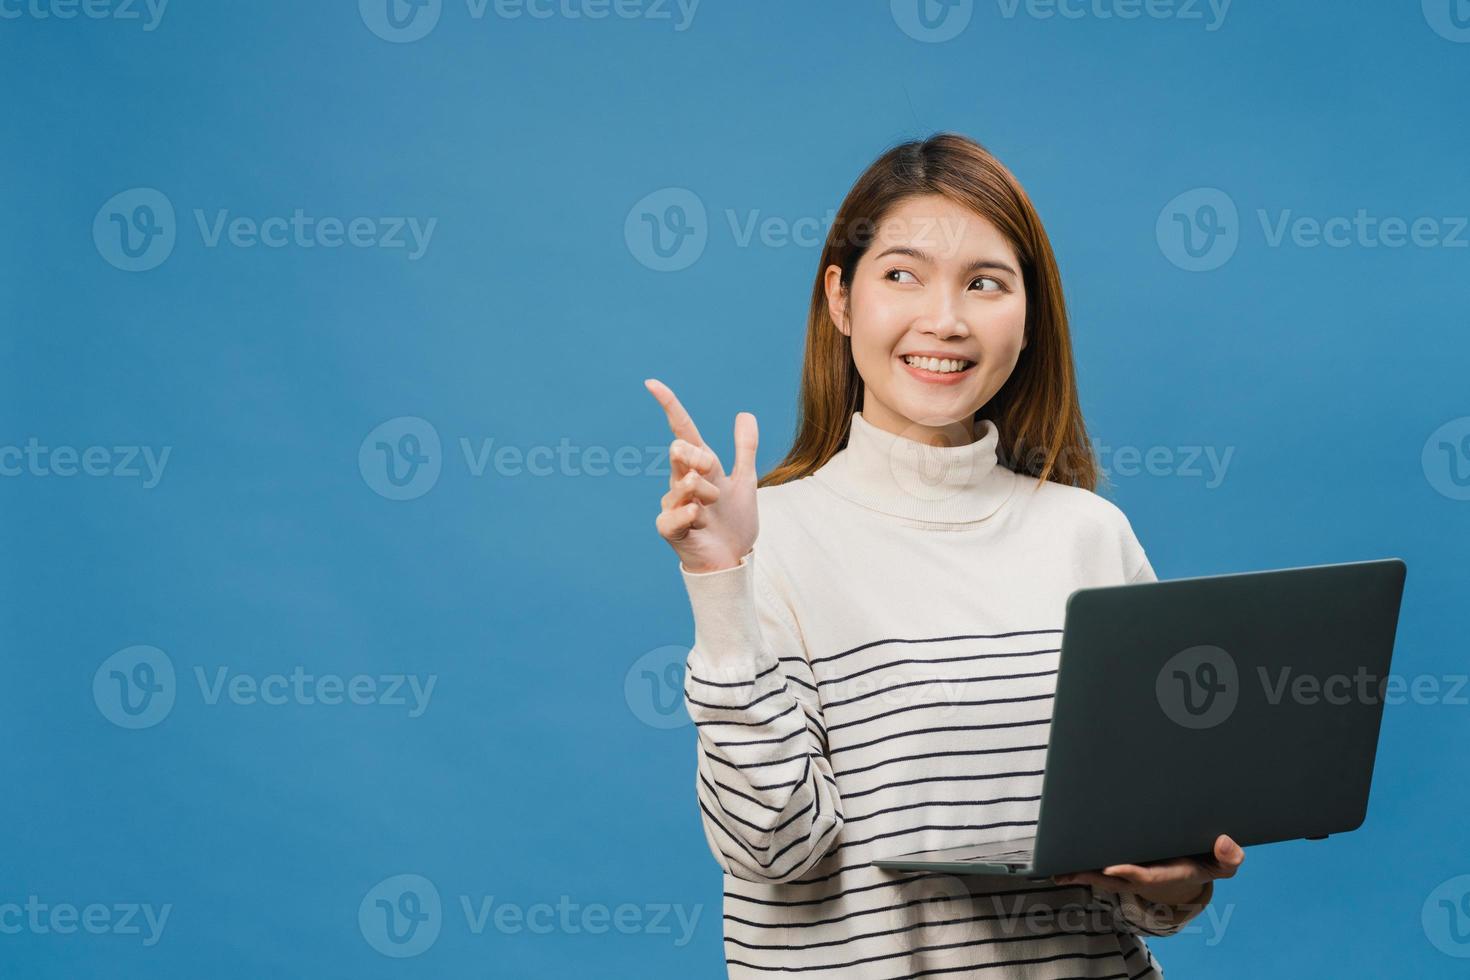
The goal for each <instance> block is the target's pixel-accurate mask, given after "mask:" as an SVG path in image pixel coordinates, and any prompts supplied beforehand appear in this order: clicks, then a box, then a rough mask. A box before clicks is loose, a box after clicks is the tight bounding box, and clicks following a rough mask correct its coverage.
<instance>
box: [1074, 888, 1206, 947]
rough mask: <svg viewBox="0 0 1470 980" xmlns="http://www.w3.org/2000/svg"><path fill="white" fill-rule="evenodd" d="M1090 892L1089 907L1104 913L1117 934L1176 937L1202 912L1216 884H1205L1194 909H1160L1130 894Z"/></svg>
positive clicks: (1108, 890) (1138, 896)
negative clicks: (1090, 902) (1091, 897)
mask: <svg viewBox="0 0 1470 980" xmlns="http://www.w3.org/2000/svg"><path fill="white" fill-rule="evenodd" d="M1091 888H1092V895H1093V900H1092V906H1091V907H1092V908H1095V909H1101V910H1103V911H1104V912H1106V913H1107V915H1108V918H1109V920H1110V921H1111V922H1112V923H1113V924H1114V927H1115V928H1116V929H1117V930H1118V931H1119V932H1125V933H1132V934H1133V935H1135V936H1172V935H1174V934H1175V933H1178V932H1179V931H1180V930H1182V929H1183V928H1184V927H1185V926H1186V925H1188V924H1189V922H1190V920H1192V919H1194V918H1195V917H1196V916H1198V915H1199V914H1200V913H1201V912H1202V911H1204V908H1205V906H1206V905H1208V904H1210V900H1211V899H1212V898H1213V897H1214V894H1215V883H1214V882H1213V881H1211V882H1207V883H1206V884H1205V890H1204V891H1203V892H1202V893H1201V894H1200V897H1199V901H1198V902H1195V903H1194V904H1193V905H1161V904H1158V903H1155V902H1150V901H1149V900H1148V899H1146V898H1144V897H1143V896H1141V895H1138V894H1137V893H1135V892H1131V891H1122V892H1115V891H1112V890H1110V889H1107V888H1099V887H1097V886H1096V885H1093V886H1091Z"/></svg>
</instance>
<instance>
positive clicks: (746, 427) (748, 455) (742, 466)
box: [731, 412, 760, 474]
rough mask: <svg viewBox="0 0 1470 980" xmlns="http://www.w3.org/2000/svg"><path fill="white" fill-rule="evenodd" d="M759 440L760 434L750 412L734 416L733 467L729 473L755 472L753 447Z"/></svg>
mask: <svg viewBox="0 0 1470 980" xmlns="http://www.w3.org/2000/svg"><path fill="white" fill-rule="evenodd" d="M759 440H760V432H759V429H758V427H757V426H756V422H755V416H754V415H752V414H751V413H750V412H741V413H739V414H738V415H736V416H735V465H734V467H733V468H732V470H731V472H732V474H733V473H743V472H745V471H746V470H749V471H750V472H752V473H754V472H755V447H756V443H757V442H758V441H759Z"/></svg>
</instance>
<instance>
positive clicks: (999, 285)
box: [970, 276, 1006, 293]
mask: <svg viewBox="0 0 1470 980" xmlns="http://www.w3.org/2000/svg"><path fill="white" fill-rule="evenodd" d="M975 282H988V283H991V284H993V285H994V286H995V289H982V290H980V291H981V292H982V293H993V292H996V291H997V290H1000V291H1004V290H1005V288H1006V287H1005V283H1003V282H1001V281H1000V280H999V279H996V278H994V277H993V276H980V277H978V278H977V279H976V280H975ZM975 282H972V283H970V285H972V286H973V285H975Z"/></svg>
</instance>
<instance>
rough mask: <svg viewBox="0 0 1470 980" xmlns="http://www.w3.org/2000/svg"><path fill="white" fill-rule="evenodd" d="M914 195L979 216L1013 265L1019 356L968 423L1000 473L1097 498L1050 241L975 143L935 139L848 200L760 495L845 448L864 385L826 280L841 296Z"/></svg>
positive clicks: (899, 153)
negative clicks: (783, 437)
mask: <svg viewBox="0 0 1470 980" xmlns="http://www.w3.org/2000/svg"><path fill="white" fill-rule="evenodd" d="M921 194H941V195H943V196H945V197H947V198H949V199H950V200H951V201H954V202H955V203H957V204H959V205H961V206H962V207H966V208H969V209H970V210H971V211H974V212H975V213H976V214H979V215H981V216H982V217H984V218H985V219H986V220H987V221H989V222H990V223H991V224H993V225H995V227H996V228H997V229H998V230H999V231H1000V232H1001V234H1003V235H1004V236H1005V237H1006V238H1007V239H1008V240H1009V242H1010V244H1011V247H1012V248H1014V249H1015V251H1016V255H1017V257H1018V258H1019V259H1020V260H1021V273H1022V282H1023V284H1024V286H1025V289H1026V327H1025V330H1026V337H1027V343H1026V347H1025V349H1023V350H1022V351H1021V354H1020V357H1019V358H1018V360H1017V361H1016V366H1015V368H1014V370H1012V372H1011V375H1010V377H1009V378H1007V379H1006V383H1005V384H1004V385H1002V386H1001V389H1000V391H998V392H996V394H995V396H994V397H993V398H991V399H990V401H988V402H987V403H986V404H985V405H983V406H981V407H980V408H979V409H978V410H976V412H975V415H974V418H973V420H972V421H974V422H978V421H979V420H980V419H993V420H995V422H996V424H997V426H998V427H999V429H1000V437H1001V444H1000V446H998V447H997V449H996V453H997V456H998V457H999V459H1000V461H1001V463H1002V465H1005V466H1007V467H1008V468H1010V469H1013V470H1015V471H1017V472H1019V473H1025V474H1027V475H1030V476H1034V477H1036V478H1037V479H1039V480H1042V481H1045V480H1053V481H1055V482H1057V483H1065V484H1070V485H1072V486H1077V487H1083V488H1085V489H1088V490H1094V489H1096V486H1097V473H1098V471H1097V460H1096V458H1095V457H1094V455H1093V453H1092V447H1091V445H1090V444H1089V442H1088V440H1087V429H1086V426H1085V424H1084V423H1083V420H1082V409H1081V406H1080V405H1079V404H1078V400H1077V380H1076V376H1075V371H1074V368H1073V362H1072V339H1071V335H1070V333H1069V332H1068V330H1067V308H1066V303H1065V301H1064V300H1063V298H1062V282H1061V276H1060V274H1059V273H1058V271H1057V263H1056V258H1055V257H1054V256H1053V255H1052V250H1051V242H1050V241H1048V239H1047V237H1046V230H1045V229H1044V228H1042V226H1041V218H1040V217H1038V216H1037V214H1036V209H1035V208H1034V207H1033V206H1032V204H1031V200H1030V199H1029V198H1028V197H1027V196H1026V192H1025V191H1024V190H1022V189H1021V185H1020V183H1019V182H1017V180H1016V178H1015V177H1014V176H1013V175H1012V174H1011V172H1010V171H1009V170H1007V169H1006V168H1005V166H1004V165H1002V164H1001V162H1000V161H999V160H997V159H996V158H995V157H994V156H992V155H991V153H990V152H989V151H988V150H986V149H985V148H984V147H983V146H981V145H980V144H979V143H976V142H975V141H974V140H971V139H969V138H968V137H965V136H961V135H959V134H957V133H936V134H934V135H933V136H930V137H929V138H928V139H926V140H922V141H920V140H911V141H909V142H907V143H902V144H900V145H898V146H895V147H893V148H892V149H890V150H888V151H886V152H885V153H884V154H883V155H882V156H880V157H878V159H877V160H875V161H873V163H872V164H871V165H870V166H869V167H868V169H867V170H865V171H864V172H863V174H862V176H860V177H859V178H858V179H857V182H856V183H855V184H853V187H852V189H851V190H850V191H848V194H847V198H846V199H845V200H844V201H843V202H842V207H841V208H840V209H838V212H837V215H836V217H835V218H834V219H833V221H832V227H831V229H830V230H829V231H828V233H827V243H826V245H825V246H824V247H823V249H822V257H821V260H820V261H819V262H818V263H817V281H816V283H815V285H813V287H812V302H811V309H810V311H809V312H808V314H807V332H806V354H805V356H804V360H803V364H802V369H801V395H800V405H799V413H798V418H797V429H796V438H795V440H793V442H792V445H791V451H790V452H789V453H787V454H786V458H785V459H783V460H782V461H781V462H780V463H779V464H778V465H777V466H776V468H775V469H773V470H771V471H770V472H769V473H767V474H766V475H765V476H764V477H762V478H761V479H760V481H759V486H762V487H765V486H772V485H775V484H780V483H787V482H789V481H791V480H797V479H800V478H801V477H804V476H808V475H810V474H811V473H813V472H815V471H816V470H818V469H819V468H821V467H822V466H823V465H824V464H825V463H826V462H827V461H828V460H829V459H831V458H832V457H833V456H834V455H836V454H837V452H838V451H839V450H841V449H842V448H843V447H844V446H846V445H847V437H848V430H849V429H850V428H851V426H852V415H853V413H854V412H856V411H858V410H859V409H860V408H861V407H862V402H863V379H862V376H861V375H860V374H858V370H857V364H856V363H855V362H854V361H853V356H852V341H851V339H850V338H849V337H848V336H847V335H846V334H844V333H843V332H842V331H841V330H838V329H837V325H836V323H834V322H833V319H832V313H831V310H829V309H828V306H827V293H826V288H825V285H824V280H825V272H826V270H827V268H828V267H829V266H832V265H836V266H839V267H840V268H841V269H842V288H843V289H844V290H846V289H849V288H850V287H851V285H852V278H853V272H854V271H855V270H856V268H857V264H858V260H859V259H861V258H862V257H863V254H864V253H865V252H866V251H867V249H868V247H869V246H870V245H871V244H872V237H873V231H872V230H873V229H875V228H876V227H877V226H878V224H879V223H880V222H882V220H883V218H884V217H885V216H886V215H887V214H888V213H889V211H890V210H892V209H893V208H894V207H896V206H897V205H898V204H899V203H900V202H902V201H904V200H906V199H908V198H910V197H914V196H917V195H921ZM865 230H866V231H865Z"/></svg>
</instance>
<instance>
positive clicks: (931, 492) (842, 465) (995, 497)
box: [812, 412, 1018, 524]
mask: <svg viewBox="0 0 1470 980" xmlns="http://www.w3.org/2000/svg"><path fill="white" fill-rule="evenodd" d="M976 435H977V437H978V438H976V439H975V441H974V442H971V443H969V444H968V445H964V446H930V445H927V444H925V443H922V442H918V441H916V440H913V439H907V438H905V437H903V436H900V435H896V434H894V433H892V432H889V431H887V430H886V429H880V428H878V427H877V426H876V425H874V424H873V423H871V422H869V421H868V420H867V419H865V418H863V414H862V412H853V413H852V427H851V431H850V433H849V434H848V438H847V445H846V447H844V448H843V449H842V450H841V451H839V452H838V453H837V454H836V455H835V456H833V457H832V458H831V459H829V460H828V461H827V463H826V464H825V465H823V466H822V467H821V468H820V469H818V470H817V471H816V472H815V473H813V474H812V478H813V479H815V480H817V481H818V482H820V483H821V484H822V485H824V486H826V487H828V488H829V489H831V490H832V491H833V492H834V493H837V494H839V495H840V496H842V497H845V498H847V499H848V500H850V501H852V502H853V503H855V504H859V505H861V506H863V507H866V508H868V509H870V510H875V511H878V512H879V513H882V514H888V515H890V516H892V517H900V518H906V519H908V520H915V521H923V522H925V523H933V524H966V523H970V522H973V521H983V520H985V519H986V518H987V517H990V516H991V515H992V514H994V513H995V512H996V511H998V510H1000V508H1001V506H1002V505H1003V504H1005V502H1006V500H1007V499H1009V498H1010V495H1011V493H1012V491H1013V490H1014V489H1015V487H1016V483H1017V480H1018V478H1017V477H1016V475H1015V474H1014V473H1013V472H1011V471H1010V470H1009V469H1007V468H1006V467H1004V466H1001V465H1000V464H999V462H998V457H997V447H998V446H999V444H1000V431H999V429H998V428H997V427H996V424H995V422H994V421H992V420H989V419H985V420H982V421H981V422H980V423H979V426H978V428H977V429H976Z"/></svg>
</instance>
